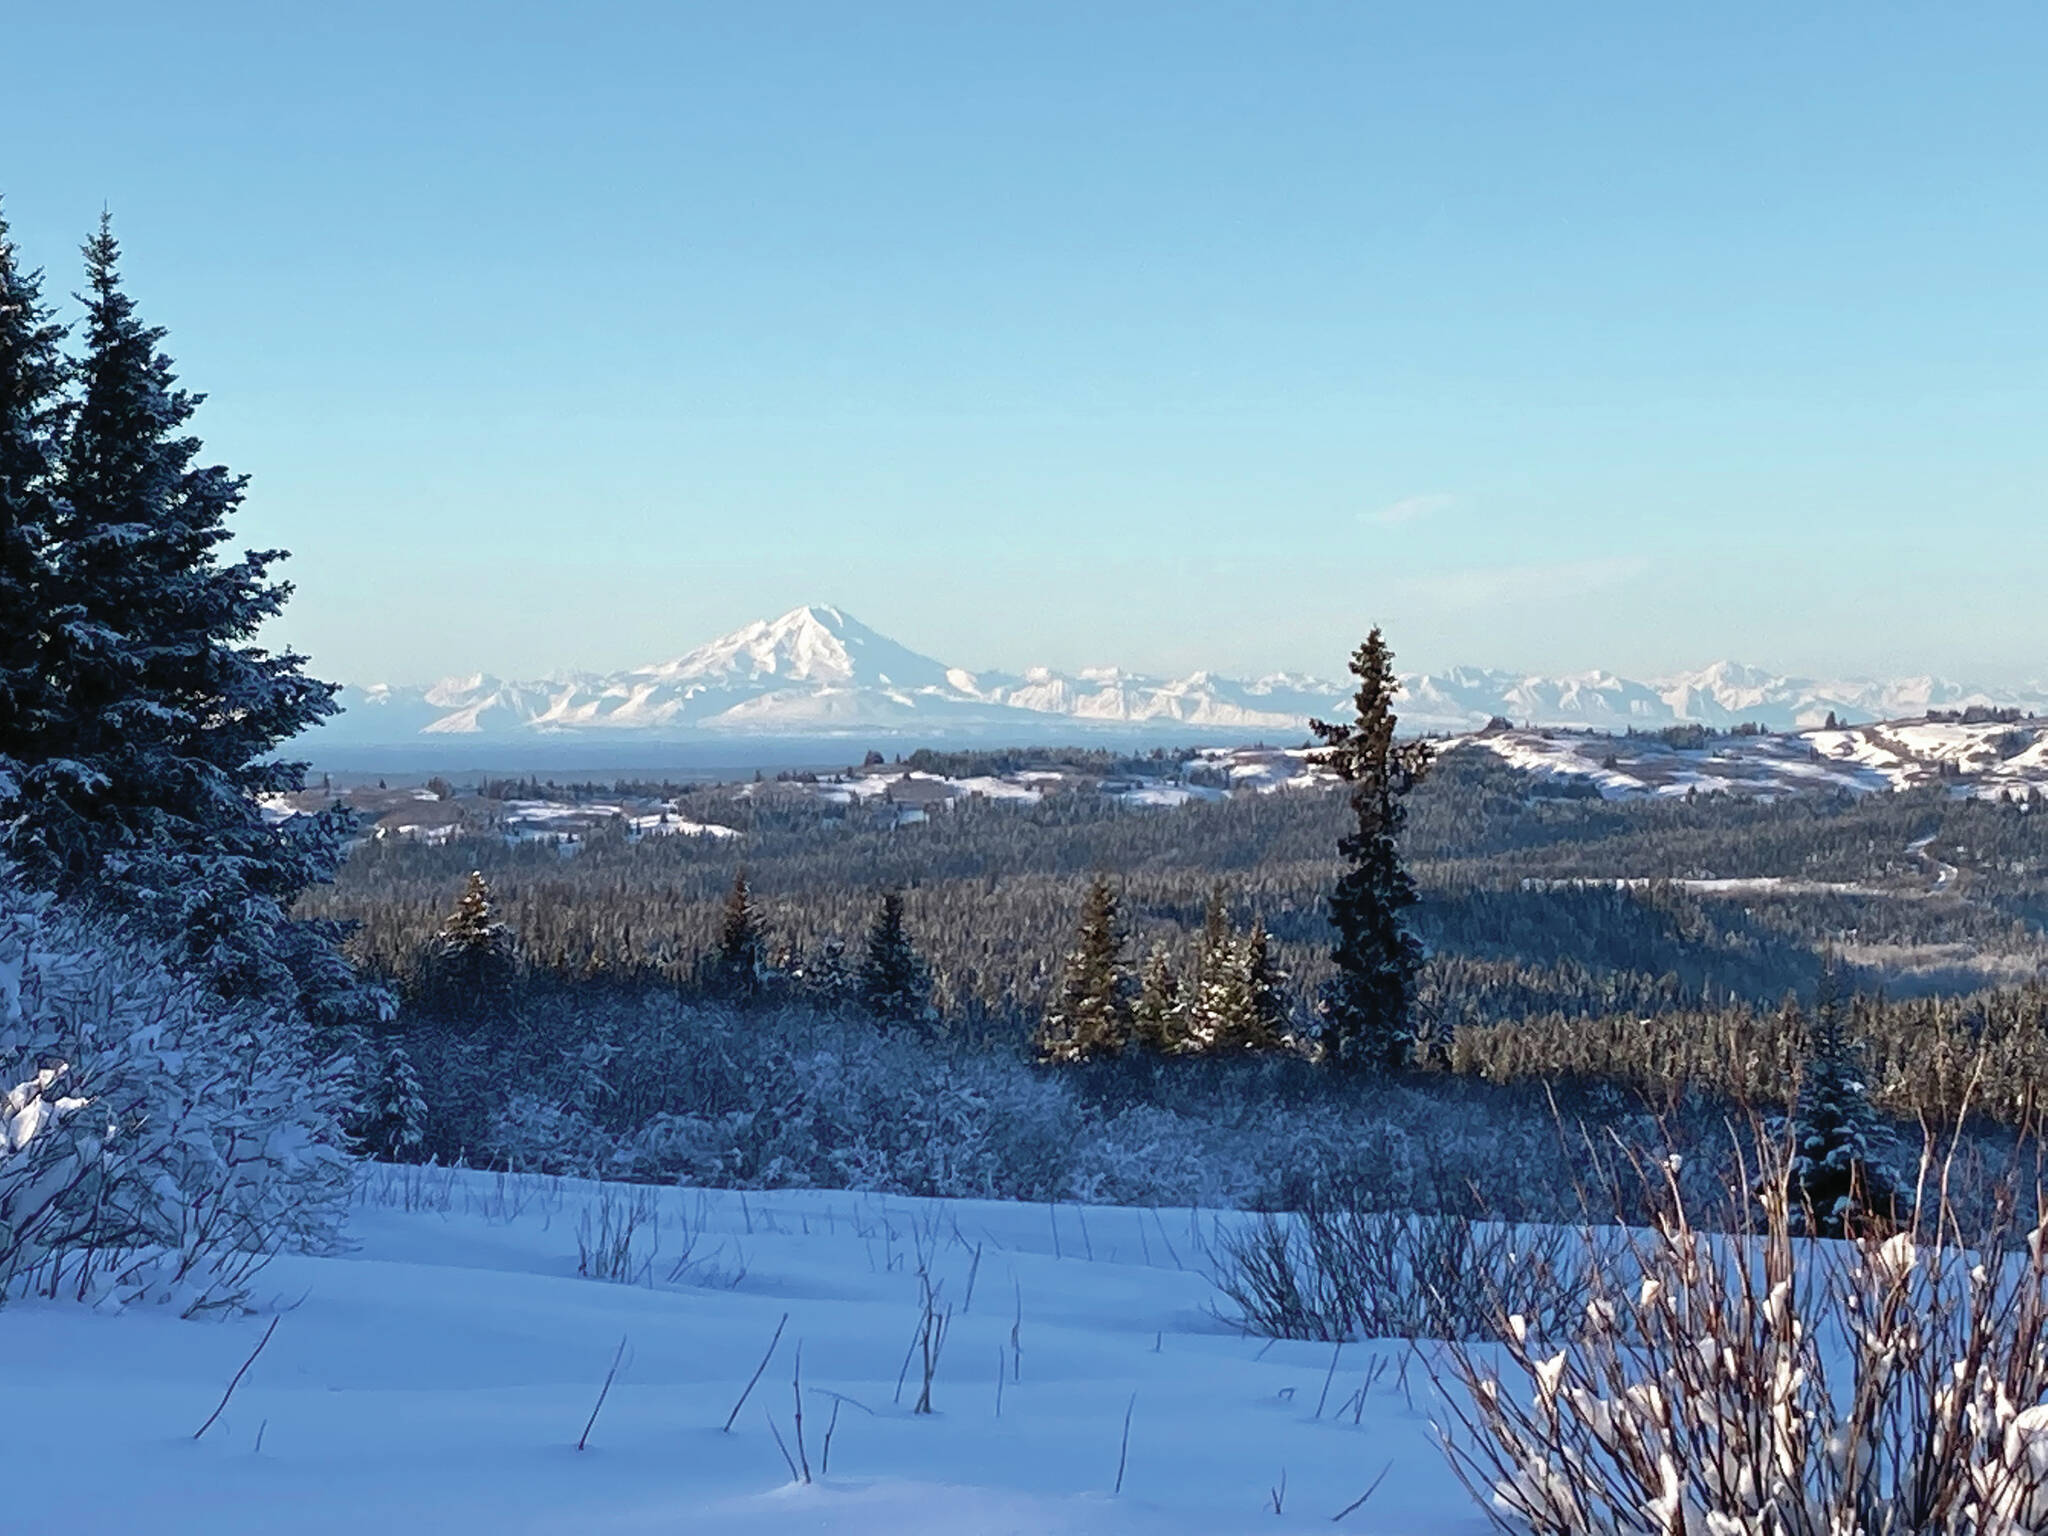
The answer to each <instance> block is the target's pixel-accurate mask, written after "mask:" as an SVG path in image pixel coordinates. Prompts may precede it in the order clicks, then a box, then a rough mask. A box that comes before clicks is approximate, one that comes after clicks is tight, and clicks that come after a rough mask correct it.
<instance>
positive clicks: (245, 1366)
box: [192, 1315, 284, 1440]
mask: <svg viewBox="0 0 2048 1536" xmlns="http://www.w3.org/2000/svg"><path fill="white" fill-rule="evenodd" d="M283 1321H284V1318H283V1317H282V1316H281V1315H280V1316H278V1317H273V1318H272V1319H271V1320H270V1326H269V1327H268V1328H266V1329H264V1330H263V1337H262V1338H260V1339H258V1340H257V1341H256V1347H255V1348H254V1349H252V1350H250V1351H249V1358H248V1359H246V1360H244V1361H243V1362H242V1368H241V1369H240V1370H239V1371H237V1372H235V1375H234V1379H233V1380H231V1381H230V1382H229V1383H228V1389H227V1391H225V1392H223V1393H221V1395H220V1406H219V1407H217V1408H215V1409H214V1410H213V1412H211V1413H209V1414H208V1415H207V1416H206V1422H205V1423H204V1424H202V1425H200V1426H199V1427H198V1428H197V1429H195V1430H193V1431H192V1438H193V1439H194V1440H197V1439H198V1438H199V1437H200V1436H201V1435H203V1434H205V1433H206V1432H207V1431H208V1430H209V1429H211V1428H213V1421H214V1420H215V1419H217V1418H219V1417H220V1416H221V1415H222V1414H223V1413H225V1412H226V1411H227V1406H228V1399H229V1398H231V1397H233V1396H234V1395H235V1388H237V1387H239V1386H240V1385H241V1384H242V1378H243V1377H244V1376H246V1375H248V1374H249V1367H250V1366H252V1365H254V1364H255V1363H256V1357H257V1356H258V1355H260V1354H262V1353H263V1346H264V1345H266V1344H268V1343H269V1342H270V1336H271V1335H272V1334H273V1333H275V1332H277V1325H278V1324H279V1323H281V1322H283Z"/></svg>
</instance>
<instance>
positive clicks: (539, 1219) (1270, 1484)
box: [0, 1168, 1488, 1536]
mask: <svg viewBox="0 0 2048 1536" xmlns="http://www.w3.org/2000/svg"><path fill="white" fill-rule="evenodd" d="M636 1194H637V1195H638V1197H639V1198H640V1199H642V1200H646V1201H655V1202H657V1207H656V1210H657V1214H658V1234H657V1233H656V1231H655V1230H654V1229H653V1227H651V1226H650V1225H649V1224H647V1223H643V1224H642V1226H641V1228H640V1231H639V1233H638V1235H637V1237H636V1239H635V1248H634V1251H635V1255H636V1257H635V1259H634V1260H633V1261H632V1262H633V1265H634V1268H635V1269H636V1271H637V1272H638V1279H637V1283H617V1282H612V1281H606V1280H602V1279H594V1278H585V1277H582V1276H580V1275H579V1274H578V1272H577V1269H578V1238H579V1231H582V1230H583V1223H584V1222H585V1221H586V1220H588V1221H590V1222H592V1223H595V1222H596V1221H598V1220H599V1219H600V1218H601V1215H602V1208H603V1206H604V1205H605V1203H606V1202H607V1201H609V1205H610V1209H611V1212H612V1214H613V1215H614V1216H616V1215H617V1214H618V1213H619V1212H620V1211H621V1210H622V1209H623V1208H624V1205H625V1203H626V1202H628V1201H630V1200H631V1199H633V1198H634V1197H635V1196H636ZM408 1207H410V1208H408ZM1215 1219H1217V1218H1215V1217H1213V1216H1211V1215H1210V1214H1208V1213H1191V1212H1188V1211H1151V1210H1135V1209H1127V1208H1125V1209H1103V1208H1089V1209H1082V1208H1079V1207H1075V1206H1061V1207H1058V1208H1049V1207H1045V1206H1023V1205H1015V1204H995V1203H978V1202H963V1201H922V1200H911V1199H905V1198H900V1197H885V1196H878V1195H862V1194H852V1193H846V1192H842V1191H831V1192H824V1191H801V1192H791V1193H776V1194H760V1193H754V1194H747V1195H741V1194H739V1193H734V1192H699V1191H689V1190H678V1189H667V1190H661V1191H632V1190H628V1191H625V1192H624V1193H619V1192H617V1191H616V1189H614V1191H613V1192H612V1193H611V1194H610V1195H606V1194H605V1193H603V1192H602V1191H600V1190H599V1189H598V1188H597V1186H593V1185H588V1184H581V1183H577V1182H575V1181H562V1180H544V1179H504V1178H499V1177H496V1176H492V1175H486V1174H475V1173H449V1172H444V1171H438V1170H435V1171H421V1170H402V1169H391V1168H373V1169H371V1170H368V1172H367V1173H366V1174H365V1185H364V1190H363V1197H362V1199H361V1201H360V1203H359V1205H358V1207H357V1209H356V1212H355V1215H354V1218H353V1222H352V1228H351V1236H352V1238H353V1241H354V1248H353V1251H351V1252H349V1253H346V1254H344V1255H341V1256H337V1257H331V1258H304V1257H287V1258H283V1259H280V1260H278V1261H277V1262H276V1263H275V1264H274V1265H273V1266H272V1267H271V1268H270V1269H269V1270H268V1271H267V1272H266V1274H265V1276H264V1281H263V1290H264V1293H265V1294H266V1295H269V1296H272V1297H274V1298H276V1302H277V1304H278V1307H279V1309H280V1310H279V1311H278V1312H277V1313H276V1316H277V1329H276V1333H275V1335H274V1336H273V1338H272V1339H271V1341H270V1343H269V1345H268V1347H267V1348H266V1349H264V1350H263V1352H262V1353H261V1354H260V1355H259V1356H257V1358H256V1359H255V1361H254V1363H253V1365H251V1366H250V1367H249V1370H248V1373H247V1375H246V1377H245V1378H244V1379H243V1381H242V1382H241V1384H240V1386H239V1387H238V1388H237V1389H236V1391H235V1393H234V1395H233V1397H232V1399H231V1400H230V1401H229V1403H228V1405H227V1407H226V1410H225V1411H224V1412H223V1413H222V1414H221V1416H220V1418H219V1420H218V1422H216V1423H215V1424H213V1426H212V1427H211V1428H210V1429H208V1430H207V1432H206V1434H205V1436H204V1438H203V1439H201V1440H199V1441H198V1442H196V1443H195V1442H194V1440H193V1438H192V1436H193V1432H194V1430H196V1429H197V1428H198V1427H199V1426H200V1424H201V1423H202V1421H204V1420H205V1419H206V1417H207V1415H208V1414H209V1413H210V1412H212V1411H213V1409H214V1407H215V1405H216V1404H217V1403H218V1402H219V1401H220V1398H221V1394H222V1392H223V1390H224V1389H225V1388H226V1386H227V1384H228V1381H229V1379H230V1377H232V1376H233V1375H234V1373H235V1371H236V1369H237V1367H239V1366H240V1365H242V1364H243V1362H244V1361H245V1360H246V1359H247V1358H248V1356H249V1353H250V1351H251V1349H252V1348H253V1347H254V1346H255V1345H256V1343H257V1341H258V1340H259V1339H260V1338H261V1337H262V1335H263V1332H264V1329H265V1327H266V1326H268V1323H269V1321H270V1319H269V1318H266V1317H263V1316H256V1317H244V1318H237V1319H233V1320H228V1321H180V1320H178V1319H177V1318H175V1317H173V1316H171V1315H169V1314H168V1313H165V1312H151V1311H131V1312H128V1313H126V1314H122V1315H104V1314H99V1313H94V1312H90V1311H86V1310H83V1309H81V1308H78V1307H75V1306H63V1305H53V1304H49V1303H39V1302H37V1303H16V1304H13V1305H10V1306H9V1307H7V1308H6V1309H5V1310H4V1311H0V1351H4V1354H5V1357H6V1358H7V1359H8V1360H9V1361H10V1362H11V1363H12V1367H13V1372H14V1383H15V1391H14V1392H13V1394H12V1396H13V1411H12V1413H11V1415H10V1422H9V1427H8V1436H7V1445H8V1451H9V1456H8V1463H9V1465H10V1467H11V1468H12V1469H13V1475H14V1477H15V1480H16V1484H17V1488H18V1489H19V1488H21V1487H23V1486H32V1487H33V1488H35V1489H39V1490H43V1493H44V1495H45V1496H46V1497H47V1499H48V1501H49V1504H48V1508H49V1510H50V1511H51V1513H52V1518H53V1519H54V1518H57V1516H58V1513H59V1512H61V1523H62V1524H63V1526H64V1528H65V1529H66V1530H67V1531H74V1532H77V1531H83V1532H109V1533H112V1532H133V1531H148V1532H151V1533H162V1536H168V1533H176V1532H185V1531H195V1532H197V1531H204V1532H207V1533H208V1536H235V1533H243V1532H247V1533H251V1536H254V1533H263V1536H276V1533H284V1532H347V1533H349V1536H361V1533H363V1532H365V1531H391V1532H411V1531H421V1532H448V1533H466V1532H491V1533H516V1532H548V1533H551V1536H552V1533H562V1532H577V1533H584V1532H607V1531H632V1532H642V1531H645V1532H657V1531H658V1532H676V1533H710V1532H736V1533H737V1532H746V1533H754V1532H778V1533H779V1532H813V1531H816V1532H858V1533H868V1532H876V1533H881V1532H886V1533H889V1536H918V1533H933V1536H936V1533H948V1536H955V1533H958V1536H983V1533H987V1536H996V1533H1004V1532H1018V1533H1023V1532H1066V1533H1121V1532H1146V1533H1152V1532H1158V1533H1164V1532H1175V1533H1181V1532H1191V1533H1200V1532H1240V1531H1261V1532H1264V1531H1274V1530H1288V1529H1301V1530H1309V1529H1315V1530H1328V1529H1331V1528H1332V1525H1331V1517H1332V1516H1333V1515H1335V1514H1337V1513H1338V1512H1339V1511H1340V1510H1342V1509H1344V1508H1345V1506H1347V1505H1349V1504H1351V1503H1352V1502H1353V1501H1354V1500H1356V1499H1357V1498H1358V1497H1359V1495H1360V1494H1361V1493H1363V1492H1364V1491H1365V1490H1366V1489H1367V1488H1368V1487H1369V1486H1371V1485H1372V1484H1373V1482H1374V1480H1375V1479H1377V1478H1380V1477H1381V1475H1382V1473H1383V1472H1384V1473H1385V1477H1384V1481H1383V1482H1381V1483H1380V1486H1379V1487H1378V1488H1377V1490H1376V1491H1375V1492H1374V1493H1373V1495H1372V1497H1371V1498H1370V1499H1369V1500H1368V1501H1367V1502H1366V1503H1365V1505H1364V1506H1363V1507H1362V1508H1359V1509H1358V1510H1356V1511H1355V1512H1353V1513H1351V1514H1350V1515H1348V1516H1347V1517H1346V1518H1345V1519H1344V1520H1343V1521H1342V1522H1341V1523H1340V1524H1338V1525H1337V1526H1335V1529H1337V1530H1341V1531H1352V1532H1373V1533H1397V1532H1414V1533H1421V1532H1431V1533H1447V1536H1456V1533H1460V1532H1472V1533H1477V1532H1479V1531H1482V1530H1485V1529H1487V1528H1488V1526H1487V1522H1486V1520H1485V1518H1484V1517H1483V1515H1482V1514H1481V1513H1480V1512H1479V1511H1478V1510H1477V1509H1476V1508H1475V1507H1474V1506H1473V1505H1472V1504H1471V1503H1470V1502H1469V1500H1468V1499H1467V1497H1466V1496H1465V1495H1464V1493H1463V1492H1462V1490H1461V1489H1459V1487H1458V1486H1457V1484H1456V1483H1455V1482H1454V1481H1453V1479H1452V1478H1451V1476H1450V1473H1449V1471H1448V1469H1447V1468H1446V1467H1445V1464H1444V1462H1443V1459H1442V1456H1441V1454H1440V1453H1439V1451H1438V1450H1437V1448H1436V1442H1435V1437H1434V1434H1433V1431H1432V1430H1431V1428H1430V1416H1431V1404H1432V1401H1433V1399H1432V1397H1431V1392H1432V1389H1431V1387H1430V1386H1429V1384H1428V1379H1427V1373H1426V1372H1425V1371H1424V1370H1423V1368H1422V1366H1421V1365H1420V1363H1419V1362H1417V1361H1416V1360H1415V1359H1414V1358H1413V1357H1412V1355H1411V1352H1410V1350H1409V1348H1408V1346H1406V1345H1403V1344H1393V1343H1388V1344H1376V1345H1367V1344H1360V1345H1351V1346H1347V1347H1345V1348H1344V1349H1343V1350H1342V1351H1341V1352H1334V1358H1335V1369H1334V1372H1333V1371H1332V1369H1331V1367H1332V1360H1333V1350H1332V1349H1331V1347H1330V1346H1328V1345H1316V1344H1306V1343H1288V1342H1280V1343H1269V1342H1267V1341H1264V1340H1260V1339H1255V1338H1246V1337H1244V1336H1242V1335H1241V1334H1240V1333H1239V1332H1238V1331H1237V1330H1236V1329H1235V1328H1233V1327H1231V1326H1230V1325H1229V1324H1227V1323H1226V1322H1224V1321H1222V1320H1220V1319H1219V1318H1218V1317H1217V1316H1216V1315H1215V1313H1214V1311H1213V1310H1212V1308H1213V1304H1214V1302H1215V1300H1216V1295H1215V1292H1214V1290H1213V1289H1212V1287H1211V1285H1210V1284H1209V1281H1208V1280H1207V1278H1206V1277H1205V1275H1204V1273H1203V1260H1202V1257H1201V1252H1200V1250H1201V1248H1202V1246H1203V1238H1204V1235H1205V1234H1206V1233H1208V1232H1209V1231H1210V1224H1211V1222H1212V1221H1213V1220H1215ZM1223 1219H1229V1218H1223ZM657 1236H658V1242H657V1240H656V1239H657ZM921 1264H922V1265H924V1266H925V1267H926V1269H927V1271H928V1273H929V1275H930V1277H931V1279H932V1281H933V1283H934V1284H935V1286H936V1287H937V1291H938V1298H939V1307H940V1309H941V1310H943V1309H945V1308H948V1307H950V1308H951V1310H952V1318H951V1323H950V1327H949V1328H948V1331H947V1333H946V1335H945V1338H944V1343H943V1349H942V1352H941V1354H940V1357H939V1363H938V1368H937V1371H936V1373H935V1377H934V1381H933V1385H932V1406H933V1410H934V1411H933V1412H932V1413H931V1414H929V1415H918V1414H915V1413H914V1412H913V1411H912V1409H913V1406H914V1405H915V1402H916V1400H917V1397H918V1393H919V1389H920V1371H919V1367H918V1365H917V1363H916V1362H915V1361H913V1362H912V1363H911V1364H910V1365H909V1366H908V1370H907V1374H906V1372H905V1359H906V1352H907V1351H909V1349H910V1347H911V1345H912V1342H913V1338H914V1335H915V1333H916V1331H917V1329H918V1325H919V1321H920V1318H921V1317H922V1315H923V1312H922V1306H921V1299H920V1298H921V1294H922V1292H921V1282H920V1279H919V1276H918V1269H919V1266H920V1265H921ZM785 1314H786V1315H787V1319H788V1320H787V1323H786V1324H783V1325H782V1335H781V1339H780V1341H779V1343H777V1345H776V1347H775V1350H774V1355H773V1358H772V1360H771V1361H770V1362H769V1364H768V1366H767V1369H766V1370H765V1371H764V1372H762V1374H761V1376H760V1379H759V1382H758V1384H757V1385H756V1386H755V1387H754V1388H753V1390H752V1393H751V1395H749V1396H748V1398H747V1400H746V1403H745V1405H744V1407H742V1408H741V1409H740V1411H739V1413H738V1415H737V1418H736V1420H735V1422H734V1423H733V1426H732V1429H731V1431H730V1432H729V1433H727V1432H723V1431H722V1430H721V1426H722V1425H723V1424H724V1423H725V1421H726V1419H727V1416H728V1415H729V1414H730V1413H731V1412H732V1409H733V1406H734V1404H735V1402H736V1401H737V1400H738V1399H739V1398H740V1396H741V1394H742V1391H743V1389H745V1388H746V1386H747V1382H748V1378H749V1377H750V1376H751V1375H752V1374H753V1373H754V1371H755V1369H756V1367H757V1366H758V1365H759V1364H760V1362H761V1359H762V1356H763V1353H764V1351H766V1350H767V1349H768V1346H769V1341H770V1339H771V1338H772V1337H773V1336H774V1334H775V1332H776V1329H777V1326H778V1323H779V1321H780V1320H781V1319H782V1318H783V1317H784V1316H785ZM622 1343H623V1356H622V1363H621V1365H620V1368H619V1371H618V1376H617V1380H616V1382H615V1383H614V1384H613V1386H612V1387H611V1390H610V1393H609V1395H608V1396H607V1397H606V1399H605V1401H604V1403H603V1407H602V1409H601V1411H600V1412H599V1413H598V1416H597V1419H596V1423H595V1426H594V1427H593V1428H592V1429H591V1432H590V1439H589V1446H588V1448H587V1449H585V1450H583V1451H581V1452H579V1451H578V1450H577V1449H576V1442H577V1439H578V1437H579V1435H580V1434H581V1433H582V1432H583V1430H584V1426H585V1423H586V1421H587V1420H589V1418H590V1414H591V1409H592V1406H593V1404H595V1403H596V1402H597V1399H598V1393H599V1388H600V1386H601V1384H602V1383H603V1381H604V1378H605V1375H606V1372H607V1369H608V1367H609V1366H610V1365H611V1363H612V1362H613V1360H614V1358H615V1357H618V1356H619V1355H620V1351H621V1345H622ZM799 1347H800V1348H801V1351H802V1357H801V1359H802V1366H801V1369H802V1384H803V1394H802V1400H803V1452H802V1456H803V1459H804V1460H807V1461H808V1463H809V1466H810V1468H811V1471H812V1474H813V1478H814V1481H812V1482H811V1483H809V1484H807V1485H806V1484H804V1483H802V1482H801V1481H793V1480H792V1478H791V1475H790V1471H789V1467H788V1466H787V1465H786V1463H785V1460H784V1456H783V1453H782V1452H781V1451H779V1450H778V1449H777V1446H776V1441H775V1438H774V1434H773V1432H772V1431H771V1429H770V1420H771V1419H772V1420H773V1422H774V1424H775V1426H776V1428H777V1429H779V1431H780V1433H781V1436H782V1439H783V1441H784V1442H785V1444H786V1445H787V1447H788V1452H789V1455H790V1456H791V1457H797V1456H798V1455H799V1450H798V1443H797V1438H796V1425H795V1391H794V1387H793V1377H794V1375H795V1368H796V1364H797V1352H798V1349H799ZM899 1376H903V1377H904V1380H903V1386H902V1389H901V1391H900V1393H899V1391H898V1388H897V1383H898V1380H899ZM999 1377H1000V1378H1001V1385H1000V1387H999V1386H998V1379H999ZM1361 1392H1362V1393H1363V1396H1362V1398H1361V1397H1360V1396H1359V1394H1360V1393H1361ZM835 1405H836V1406H837V1410H838V1413H837V1420H836V1423H834V1422H833V1412H834V1408H835ZM1127 1413H1128V1416H1129V1435H1128V1447H1127V1451H1126V1449H1125V1446H1124V1424H1125V1419H1126V1414H1127ZM828 1426H829V1427H830V1431H831V1443H830V1461H829V1466H828V1465H827V1464H826V1461H825V1451H824V1443H825V1436H826V1433H827V1430H828ZM1120 1459H1121V1460H1122V1461H1123V1463H1124V1471H1123V1486H1122V1491H1121V1493H1118V1492H1115V1491H1114V1489H1115V1485H1116V1481H1117V1475H1118V1464H1119V1460H1120ZM1389 1469H1390V1470H1389ZM1283 1475H1284V1477H1285V1486H1284V1494H1283V1495H1282V1496H1281V1499H1280V1503H1281V1510H1280V1513H1278V1514H1277V1515H1276V1513H1275V1512H1274V1508H1273V1505H1274V1499H1275V1490H1276V1489H1278V1488H1280V1487H1281V1482H1282V1478H1283Z"/></svg>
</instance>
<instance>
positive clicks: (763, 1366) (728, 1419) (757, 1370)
mask: <svg viewBox="0 0 2048 1536" xmlns="http://www.w3.org/2000/svg"><path fill="white" fill-rule="evenodd" d="M788 1326H789V1314H788V1313H787V1312H785V1313H783V1314H782V1321H781V1322H779V1323H777V1324H776V1325H775V1337H774V1338H772V1339H770V1340H769V1341H768V1353H767V1354H765V1355H763V1356H762V1357H761V1363H760V1364H759V1365H757V1366H755V1367H754V1374H753V1375H752V1376H749V1377H748V1378H747V1390H746V1391H744V1392H742V1393H741V1394H740V1400H739V1401H738V1402H736V1403H734V1404H733V1405H732V1412H731V1413H728V1414H727V1415H726V1416H725V1430H724V1431H723V1432H724V1433H730V1432H731V1430H732V1421H733V1420H734V1419H736V1418H738V1417H739V1416H740V1410H741V1409H742V1408H744V1407H746V1406H747V1399H748V1398H749V1397H751V1396H752V1395H753V1392H754V1383H755V1382H757V1381H759V1380H760V1379H761V1373H762V1372H763V1371H765V1370H767V1369H768V1362H769V1361H770V1360H772V1359H774V1358H775V1346H776V1345H777V1344H780V1343H781V1342H782V1330H783V1329H784V1328H786V1327H788Z"/></svg>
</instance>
